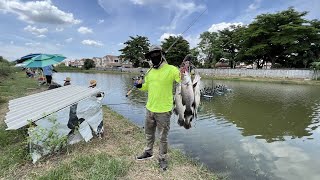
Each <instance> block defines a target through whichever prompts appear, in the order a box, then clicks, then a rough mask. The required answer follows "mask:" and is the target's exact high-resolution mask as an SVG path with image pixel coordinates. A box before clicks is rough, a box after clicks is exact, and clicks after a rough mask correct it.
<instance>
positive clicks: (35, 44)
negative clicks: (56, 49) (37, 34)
mask: <svg viewBox="0 0 320 180" xmlns="http://www.w3.org/2000/svg"><path fill="white" fill-rule="evenodd" d="M25 45H26V46H39V45H40V43H39V42H28V43H25Z"/></svg>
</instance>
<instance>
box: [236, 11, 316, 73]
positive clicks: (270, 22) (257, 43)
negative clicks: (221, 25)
mask: <svg viewBox="0 0 320 180" xmlns="http://www.w3.org/2000/svg"><path fill="white" fill-rule="evenodd" d="M306 14H307V12H297V11H295V10H294V9H293V8H289V9H288V10H285V11H281V12H278V13H275V14H262V15H259V16H257V17H256V18H255V21H254V22H252V23H251V24H250V25H249V26H248V28H247V30H246V31H245V32H244V43H243V49H241V50H242V52H244V55H245V56H247V57H249V58H248V59H250V60H252V61H255V62H257V65H258V66H259V62H264V61H269V62H271V63H272V66H274V65H275V64H276V63H278V64H280V65H282V66H283V67H307V66H308V64H310V62H312V61H313V59H314V56H315V55H314V54H315V53H314V52H313V50H312V47H311V46H312V43H313V42H317V41H318V39H319V34H317V28H315V27H313V26H311V25H310V22H309V21H307V20H305V19H304V18H303V17H304V16H305V15H306ZM318 32H319V31H318Z"/></svg>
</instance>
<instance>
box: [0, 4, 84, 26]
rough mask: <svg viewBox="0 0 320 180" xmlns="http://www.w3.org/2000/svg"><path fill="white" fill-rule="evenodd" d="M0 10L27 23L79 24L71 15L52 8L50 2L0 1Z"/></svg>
mask: <svg viewBox="0 0 320 180" xmlns="http://www.w3.org/2000/svg"><path fill="white" fill-rule="evenodd" d="M0 10H2V11H3V12H10V13H13V14H16V15H18V18H19V19H20V20H22V21H25V22H27V23H47V24H79V23H80V22H81V20H79V19H75V18H74V17H73V14H72V13H66V12H64V11H62V10H60V9H59V8H58V7H56V6H54V5H53V4H52V2H51V0H45V1H27V2H24V1H21V0H10V1H9V0H0Z"/></svg>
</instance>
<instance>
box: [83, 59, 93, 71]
mask: <svg viewBox="0 0 320 180" xmlns="http://www.w3.org/2000/svg"><path fill="white" fill-rule="evenodd" d="M83 67H84V68H85V69H90V68H94V67H96V66H95V64H94V61H93V60H92V59H86V60H85V61H84V65H83Z"/></svg>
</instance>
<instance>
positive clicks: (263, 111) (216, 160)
mask: <svg viewBox="0 0 320 180" xmlns="http://www.w3.org/2000/svg"><path fill="white" fill-rule="evenodd" d="M66 76H70V77H71V79H72V84H77V85H85V86H88V82H89V80H90V79H96V80H97V81H98V88H100V89H102V90H103V91H105V92H106V93H107V97H106V98H105V99H104V104H109V106H110V107H112V109H114V110H115V111H117V112H119V113H120V114H122V115H124V116H125V117H128V118H129V119H131V120H132V121H133V122H135V123H136V124H137V125H139V126H143V121H144V114H145V107H144V105H145V101H146V97H147V96H146V93H143V92H139V91H134V92H133V93H132V95H131V96H130V97H128V98H126V97H125V94H126V92H127V90H128V89H129V88H130V87H131V84H132V82H131V77H132V76H130V75H117V74H82V73H58V74H55V75H54V80H55V81H56V82H58V83H60V84H63V79H64V78H65V77H66ZM202 82H203V84H202V85H203V86H204V85H206V86H211V85H212V84H225V85H227V86H228V87H229V88H231V89H232V90H233V92H232V93H228V94H226V95H224V96H216V97H214V98H213V99H212V100H202V107H201V111H200V114H199V118H198V120H197V121H194V122H193V124H192V125H193V127H192V128H191V129H190V130H185V129H183V128H182V127H179V126H178V125H177V124H176V119H177V117H175V116H174V115H173V116H172V121H171V131H170V135H169V142H170V144H171V146H173V147H176V148H179V149H181V150H183V151H184V152H185V153H187V154H188V155H190V156H191V157H193V158H195V159H198V160H199V161H200V162H203V163H204V164H206V165H208V166H209V168H210V169H212V170H213V171H215V172H216V173H218V174H221V175H223V176H227V177H229V179H290V180H291V179H299V180H300V179H308V180H312V179H314V180H319V179H320V168H319V167H320V155H319V153H320V128H319V126H320V122H319V121H320V87H317V86H307V85H281V84H270V83H255V82H231V81H211V80H203V81H202Z"/></svg>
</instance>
